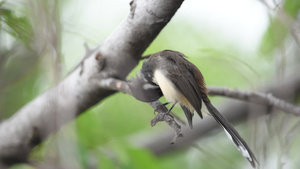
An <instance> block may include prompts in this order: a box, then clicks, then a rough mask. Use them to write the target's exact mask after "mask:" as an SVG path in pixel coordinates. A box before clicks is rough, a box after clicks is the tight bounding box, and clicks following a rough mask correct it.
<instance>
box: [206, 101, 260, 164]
mask: <svg viewBox="0 0 300 169" xmlns="http://www.w3.org/2000/svg"><path fill="white" fill-rule="evenodd" d="M203 102H204V104H205V105H206V107H207V110H208V111H209V113H210V114H211V115H212V116H213V117H214V119H215V120H216V121H217V122H218V124H219V125H220V126H221V127H222V128H223V129H224V131H225V133H226V135H227V136H228V138H229V139H230V140H231V141H232V142H233V143H234V145H235V146H236V147H237V149H238V150H239V151H240V152H241V153H242V155H243V156H244V157H245V158H246V159H247V160H248V161H249V162H250V164H251V165H252V167H253V168H255V167H256V163H257V164H258V162H257V159H256V158H255V156H254V154H253V152H252V151H251V150H250V148H249V147H248V145H247V143H246V142H245V141H244V140H243V139H242V137H241V136H240V135H239V133H238V132H237V131H236V130H235V129H234V128H233V126H232V125H231V124H230V123H229V122H228V121H227V119H225V118H224V117H223V116H222V115H221V114H220V113H219V111H218V110H217V109H216V108H215V107H214V106H213V105H212V104H211V102H210V100H209V99H208V98H204V99H203Z"/></svg>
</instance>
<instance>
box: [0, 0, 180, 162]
mask: <svg viewBox="0 0 300 169" xmlns="http://www.w3.org/2000/svg"><path fill="white" fill-rule="evenodd" d="M182 2H183V0H155V1H147V0H138V1H137V0H133V1H131V2H130V5H131V10H130V13H129V15H128V16H127V18H125V20H124V21H123V22H122V23H121V24H120V25H119V27H118V28H117V29H116V30H115V31H114V32H113V33H112V34H111V35H110V36H109V37H108V38H107V39H106V40H105V41H104V42H103V43H102V45H101V46H98V47H96V48H95V49H93V50H89V51H88V52H87V53H86V55H85V57H84V59H83V60H82V61H81V62H80V64H78V66H77V67H75V69H74V70H73V71H72V72H71V73H70V74H68V76H67V77H66V78H65V79H64V80H63V81H62V82H61V83H59V84H58V85H57V86H55V87H53V88H52V89H50V90H48V91H46V92H45V93H44V94H42V95H40V96H39V97H37V98H36V99H34V100H33V101H31V102H30V103H28V104H27V105H25V106H24V107H23V108H21V109H20V110H19V111H18V112H17V113H15V115H13V116H12V117H11V118H9V119H7V120H6V121H4V122H2V123H1V124H0V140H1V141H0V167H3V166H10V165H12V164H15V163H21V162H26V161H27V157H28V155H29V153H30V152H31V150H32V148H33V147H35V146H36V145H38V144H39V143H40V142H41V141H43V140H44V139H45V138H46V137H47V136H48V135H49V134H51V133H52V132H54V131H56V130H58V129H59V128H60V127H61V126H62V125H63V124H65V123H67V122H69V121H71V120H73V119H74V118H76V117H77V116H78V115H79V114H81V113H83V112H84V111H85V110H87V109H89V108H90V107H92V106H93V105H95V104H97V103H98V102H99V101H101V100H102V99H104V98H106V97H107V96H108V95H110V94H112V93H114V91H112V90H107V89H104V88H101V87H99V85H98V83H97V82H98V81H99V79H104V78H109V77H117V78H118V79H125V78H126V76H127V74H128V73H129V72H130V71H131V70H132V69H133V68H134V67H135V66H136V65H137V63H138V62H139V58H140V56H141V55H142V53H143V52H144V51H145V49H146V48H147V47H148V46H149V44H150V43H151V42H152V41H153V40H154V38H155V37H156V36H157V35H158V34H159V32H160V31H161V30H162V28H163V27H164V26H165V25H166V24H167V23H168V22H169V21H170V19H171V18H172V17H173V15H174V14H175V12H176V11H177V9H178V8H179V7H180V5H181V3H182Z"/></svg>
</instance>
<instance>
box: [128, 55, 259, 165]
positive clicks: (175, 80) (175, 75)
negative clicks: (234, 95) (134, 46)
mask: <svg viewBox="0 0 300 169" xmlns="http://www.w3.org/2000/svg"><path fill="white" fill-rule="evenodd" d="M128 86H129V88H130V90H131V92H132V95H133V96H134V97H135V98H136V99H137V100H140V101H143V102H153V101H156V100H158V99H159V98H160V97H162V96H164V97H165V98H166V100H167V103H171V104H172V106H171V108H170V109H168V112H170V111H171V110H172V108H173V107H174V106H175V105H177V104H179V105H180V106H181V108H182V110H183V112H184V114H185V116H186V118H187V121H188V123H189V126H190V128H193V123H192V119H193V116H194V112H195V111H196V112H197V114H198V115H199V116H200V118H201V119H202V118H203V112H202V108H205V107H206V109H207V110H208V114H209V115H211V116H212V117H213V118H214V119H215V120H216V121H217V123H218V124H219V125H220V126H221V128H223V129H224V131H225V133H226V135H227V136H228V137H229V139H230V140H231V141H232V142H233V143H234V145H235V146H236V147H237V149H238V150H239V151H240V152H241V154H242V155H243V156H244V157H245V158H246V159H247V160H248V161H249V162H250V164H251V165H252V167H253V168H255V167H256V163H258V162H257V159H256V157H255V155H254V154H253V152H252V151H251V149H250V148H249V146H248V145H247V143H246V142H245V141H244V140H243V139H242V137H241V136H240V135H239V133H238V132H237V131H236V130H235V129H234V128H233V126H232V125H231V124H230V123H229V122H228V121H227V119H226V118H224V117H223V116H222V114H221V113H220V112H219V111H218V110H217V109H216V108H215V107H214V106H213V105H212V103H211V101H210V99H209V98H208V90H207V88H206V85H205V81H204V77H203V75H202V73H201V72H200V70H199V69H198V68H197V67H196V66H195V65H194V64H193V63H191V62H190V61H188V60H187V56H185V55H184V54H183V53H181V52H178V51H174V50H163V51H160V52H157V53H155V54H152V55H150V56H149V58H148V59H147V60H144V62H143V65H142V68H141V70H140V74H139V75H137V76H136V78H134V79H131V80H129V81H128Z"/></svg>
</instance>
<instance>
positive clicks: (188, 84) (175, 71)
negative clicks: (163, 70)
mask: <svg viewBox="0 0 300 169" xmlns="http://www.w3.org/2000/svg"><path fill="white" fill-rule="evenodd" d="M180 66H185V64H176V62H174V64H173V65H172V68H171V70H169V77H170V79H171V81H172V82H173V83H174V85H175V86H176V87H177V88H178V90H179V91H180V92H181V94H182V95H183V96H184V97H185V98H186V99H187V100H188V102H189V103H190V104H191V105H192V106H193V108H194V109H195V110H196V111H197V113H198V114H199V116H200V117H201V118H203V116H202V113H201V107H202V96H201V92H200V89H199V87H198V84H197V82H196V80H195V78H194V77H193V75H192V73H191V72H190V71H189V69H187V68H185V67H183V68H180Z"/></svg>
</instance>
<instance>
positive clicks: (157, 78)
mask: <svg viewBox="0 0 300 169" xmlns="http://www.w3.org/2000/svg"><path fill="white" fill-rule="evenodd" d="M153 81H154V82H155V83H157V85H159V87H160V89H161V91H162V93H163V94H164V96H165V98H166V99H167V101H168V102H172V103H174V102H177V101H180V95H181V93H179V91H177V89H176V87H175V86H174V84H173V83H172V81H171V80H170V79H169V78H167V77H166V75H164V73H163V72H162V71H161V70H160V69H157V70H156V71H155V72H154V76H153Z"/></svg>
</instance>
